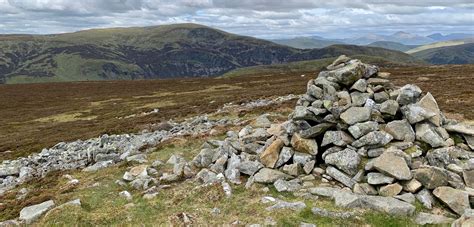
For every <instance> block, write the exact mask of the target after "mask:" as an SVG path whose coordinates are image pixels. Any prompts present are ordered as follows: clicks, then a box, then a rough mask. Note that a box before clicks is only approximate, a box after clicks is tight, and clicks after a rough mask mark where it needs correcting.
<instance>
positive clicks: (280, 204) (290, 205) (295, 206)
mask: <svg viewBox="0 0 474 227" xmlns="http://www.w3.org/2000/svg"><path fill="white" fill-rule="evenodd" d="M304 208H306V204H305V203H304V202H286V201H281V200H280V201H277V203H276V204H275V205H273V206H270V207H267V208H266V210H267V211H272V210H280V209H289V210H294V211H298V210H302V209H304Z"/></svg>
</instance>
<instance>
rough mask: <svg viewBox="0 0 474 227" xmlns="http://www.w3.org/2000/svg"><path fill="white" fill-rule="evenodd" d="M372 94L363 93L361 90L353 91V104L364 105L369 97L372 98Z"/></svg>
mask: <svg viewBox="0 0 474 227" xmlns="http://www.w3.org/2000/svg"><path fill="white" fill-rule="evenodd" d="M370 97H371V94H369V93H361V92H357V91H356V92H352V93H351V102H352V106H363V105H364V104H365V103H366V102H367V100H368V99H370Z"/></svg>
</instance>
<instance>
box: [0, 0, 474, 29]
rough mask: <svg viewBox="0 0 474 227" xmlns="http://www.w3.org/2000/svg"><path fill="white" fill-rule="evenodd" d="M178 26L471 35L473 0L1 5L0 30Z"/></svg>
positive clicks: (20, 0) (13, 1) (6, 0)
mask: <svg viewBox="0 0 474 227" xmlns="http://www.w3.org/2000/svg"><path fill="white" fill-rule="evenodd" d="M183 22H193V23H200V24H205V25H209V26H212V27H216V28H220V29H223V30H226V31H229V32H233V33H238V34H243V35H251V36H257V37H261V38H279V37H292V36H303V35H320V36H325V37H331V38H341V37H353V36H360V35H364V34H367V33H375V34H390V33H394V32H396V31H401V30H402V31H407V32H412V33H417V34H421V35H428V34H431V33H434V32H441V33H455V32H464V33H474V0H398V1H396V0H334V1H330V0H0V33H9V34H11V33H34V34H51V33H62V32H71V31H77V30H83V29H89V28H105V27H129V26H151V25H159V24H170V23H183Z"/></svg>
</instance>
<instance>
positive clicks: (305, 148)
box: [291, 133, 318, 155]
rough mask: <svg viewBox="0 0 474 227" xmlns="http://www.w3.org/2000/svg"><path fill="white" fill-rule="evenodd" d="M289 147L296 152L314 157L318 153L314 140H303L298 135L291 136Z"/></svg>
mask: <svg viewBox="0 0 474 227" xmlns="http://www.w3.org/2000/svg"><path fill="white" fill-rule="evenodd" d="M291 146H292V147H293V149H295V150H296V151H298V152H302V153H308V154H311V155H316V154H317V153H318V144H317V142H316V140H314V139H303V138H302V137H301V136H300V135H299V134H298V133H295V134H293V137H292V138H291Z"/></svg>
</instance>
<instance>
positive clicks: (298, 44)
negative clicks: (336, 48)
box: [271, 37, 342, 49]
mask: <svg viewBox="0 0 474 227" xmlns="http://www.w3.org/2000/svg"><path fill="white" fill-rule="evenodd" d="M271 41H272V42H274V43H278V44H281V45H286V46H290V47H294V48H299V49H314V48H324V47H328V46H331V45H334V44H342V43H341V42H338V41H333V40H325V39H318V38H315V37H295V38H292V39H276V40H271Z"/></svg>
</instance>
